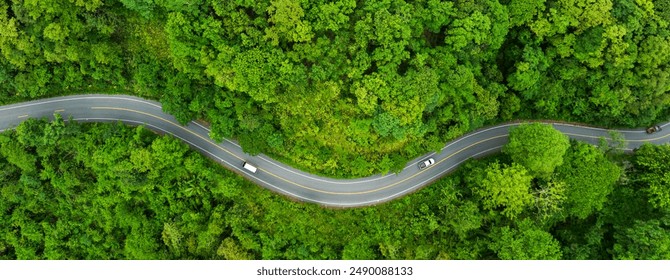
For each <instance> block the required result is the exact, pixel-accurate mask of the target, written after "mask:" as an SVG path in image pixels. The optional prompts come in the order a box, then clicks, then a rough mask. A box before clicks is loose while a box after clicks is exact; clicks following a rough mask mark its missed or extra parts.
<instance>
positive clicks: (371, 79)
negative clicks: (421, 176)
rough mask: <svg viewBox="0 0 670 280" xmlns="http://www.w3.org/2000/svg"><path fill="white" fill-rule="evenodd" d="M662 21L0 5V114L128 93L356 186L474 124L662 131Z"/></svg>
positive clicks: (609, 16)
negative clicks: (21, 104) (1, 109)
mask: <svg viewBox="0 0 670 280" xmlns="http://www.w3.org/2000/svg"><path fill="white" fill-rule="evenodd" d="M669 3H670V2H668V1H652V0H617V1H609V0H588V1H587V0H483V1H439V0H417V1H409V0H407V1H404V0H377V1H354V0H339V1H325V0H316V1H307V0H272V1H242V0H235V1H215V0H189V1H182V0H177V1H155V0H95V1H71V0H30V1H27V0H26V1H24V0H4V1H0V53H1V55H0V102H2V103H9V102H13V101H16V100H25V99H34V98H40V97H44V96H51V95H60V94H69V93H75V92H91V91H103V92H131V93H134V94H136V95H139V96H144V97H149V98H153V99H157V100H160V101H161V102H162V103H163V105H164V108H165V110H166V111H167V112H169V113H171V114H174V115H175V116H176V117H177V118H178V119H179V120H181V121H187V120H191V119H194V118H203V119H206V120H207V121H209V122H210V123H211V125H212V135H211V136H212V137H214V138H215V139H221V138H222V137H234V138H236V139H238V140H239V142H240V143H241V144H242V146H243V147H244V149H245V151H247V152H250V153H259V152H263V153H266V154H269V155H271V156H273V157H275V158H278V159H281V160H283V161H286V162H288V163H290V164H291V165H294V166H296V167H300V168H302V169H305V170H308V171H310V172H317V173H321V174H326V175H331V176H354V177H358V176H364V175H369V174H372V173H378V172H388V171H394V170H398V169H400V168H402V167H403V166H404V163H405V162H406V160H407V159H408V158H411V157H414V156H417V155H420V154H423V153H424V152H426V151H429V150H436V149H438V148H439V147H441V146H442V144H444V143H445V142H446V141H447V140H449V139H453V138H454V137H457V136H459V135H462V134H463V133H465V132H467V131H470V130H472V129H474V128H477V127H480V126H481V125H483V124H486V123H492V122H499V121H504V120H510V119H514V118H532V119H539V118H541V119H546V118H551V119H560V120H568V121H579V122H587V123H590V124H597V125H603V126H646V125H649V124H651V123H653V122H655V121H657V120H661V119H665V118H667V117H668V116H669V114H668V105H669V104H670V94H668V92H669V91H670V70H669V66H670V27H669V26H668V24H669V23H670V4H669ZM529 171H531V172H533V170H529Z"/></svg>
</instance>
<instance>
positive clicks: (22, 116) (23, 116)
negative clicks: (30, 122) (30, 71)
mask: <svg viewBox="0 0 670 280" xmlns="http://www.w3.org/2000/svg"><path fill="white" fill-rule="evenodd" d="M27 117H28V115H21V116H18V117H17V118H19V119H22V118H27Z"/></svg>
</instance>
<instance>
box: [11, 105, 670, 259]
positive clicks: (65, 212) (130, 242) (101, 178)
mask: <svg viewBox="0 0 670 280" xmlns="http://www.w3.org/2000/svg"><path fill="white" fill-rule="evenodd" d="M519 129H522V130H528V129H530V130H533V129H536V126H522V127H520V128H519ZM558 141H560V140H558ZM600 148H601V149H599V148H598V147H595V146H592V145H588V144H584V143H580V142H571V143H570V146H569V148H568V149H567V151H565V154H564V155H563V159H562V160H563V165H561V166H559V167H558V168H557V169H556V170H555V171H554V173H553V174H552V175H551V176H548V177H546V176H543V177H534V176H532V175H529V174H531V173H529V172H527V171H526V169H525V167H523V165H522V164H520V163H518V162H514V161H513V160H512V157H510V156H507V155H505V154H500V155H498V156H495V157H493V158H488V159H484V160H477V161H475V160H472V161H469V162H467V163H466V164H465V165H464V166H463V167H462V168H460V169H459V171H457V172H456V173H455V174H452V175H450V176H448V177H444V178H442V179H440V180H438V181H437V182H436V183H435V184H433V185H431V186H429V187H427V188H424V189H422V190H420V191H418V192H416V193H413V194H411V195H408V196H406V197H403V198H400V199H398V200H395V201H392V202H388V203H385V204H382V205H378V206H375V207H366V208H357V209H326V208H322V207H320V206H318V205H315V204H308V203H300V202H295V201H290V200H288V199H286V198H284V197H282V196H279V195H276V194H273V193H271V192H270V191H268V190H265V189H262V188H259V187H255V186H253V185H251V184H250V183H249V182H248V181H246V180H244V179H243V178H242V177H240V176H238V175H236V174H234V173H232V172H231V171H228V170H226V169H224V168H223V167H221V166H220V165H218V164H216V163H215V162H214V161H211V160H208V159H207V158H205V157H204V156H202V155H201V154H198V153H197V152H195V151H193V150H191V149H189V148H188V146H187V145H186V144H184V143H183V142H181V141H179V140H177V139H175V138H173V137H171V136H157V135H156V134H154V133H152V132H151V131H149V130H147V129H145V128H143V127H128V126H125V125H122V124H120V123H113V124H77V123H73V122H64V121H63V119H61V118H60V117H59V116H57V117H56V119H55V121H53V122H47V121H46V120H35V119H29V120H27V121H25V122H23V123H22V124H21V125H20V126H19V127H18V128H17V129H16V130H10V131H6V132H4V133H1V134H0V171H1V172H0V259H668V258H669V257H670V215H669V214H668V213H670V212H668V209H667V203H666V202H664V199H667V189H668V185H667V182H666V180H665V179H663V178H665V177H667V174H670V161H668V160H667V158H668V157H670V145H667V144H666V145H662V146H652V145H648V144H647V145H645V146H643V147H642V148H641V149H639V150H638V151H637V152H636V153H635V154H634V155H623V154H621V153H620V151H616V150H614V151H609V152H607V153H605V152H603V151H604V150H608V149H607V148H608V147H600ZM546 156H547V155H543V154H531V155H530V157H538V158H541V157H546ZM501 174H503V175H509V176H503V177H502V179H501V180H506V181H505V185H506V187H505V188H495V186H494V185H492V183H491V180H495V178H496V177H500V176H501ZM595 175H597V176H598V177H599V179H598V180H596V181H595V182H591V181H592V179H593V176H595ZM664 176H665V177H664ZM662 184H665V185H664V186H665V188H663V189H661V188H659V186H662ZM584 194H586V195H584ZM517 197H523V199H516V198H517ZM510 198H512V199H510Z"/></svg>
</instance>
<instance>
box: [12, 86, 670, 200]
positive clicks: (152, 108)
mask: <svg viewBox="0 0 670 280" xmlns="http://www.w3.org/2000/svg"><path fill="white" fill-rule="evenodd" d="M54 113H59V114H61V115H62V116H63V117H64V118H66V119H67V118H68V117H69V116H72V118H73V119H74V120H76V121H80V122H115V121H122V122H124V123H127V124H130V125H144V126H145V127H147V128H149V129H152V130H154V131H160V132H164V133H167V134H171V135H173V136H175V137H177V138H179V139H181V140H182V141H184V142H186V143H187V144H189V145H190V146H191V147H192V148H194V149H196V150H198V151H199V152H201V153H202V154H204V155H206V156H207V157H209V158H211V159H213V160H215V161H217V162H219V163H221V164H223V165H224V166H226V167H227V168H228V169H231V170H233V171H234V172H236V173H239V174H241V175H242V176H244V177H246V178H247V179H249V180H251V181H253V182H254V183H256V184H258V185H260V186H263V187H265V188H267V189H270V190H272V191H275V192H278V193H281V194H284V195H286V196H289V197H291V198H294V199H297V200H301V201H308V202H313V203H318V204H321V205H325V206H330V207H358V206H365V205H371V204H376V203H381V202H385V201H389V200H392V199H394V198H397V197H400V196H403V195H405V194H407V193H410V192H413V191H415V190H417V189H419V188H421V187H423V186H425V185H427V184H429V183H430V182H432V181H434V180H436V179H438V178H440V177H441V176H444V175H445V174H446V173H448V172H450V171H453V170H454V169H455V168H457V167H458V166H459V165H460V164H461V163H463V162H464V161H466V160H467V159H469V158H473V157H474V158H477V157H482V156H484V155H488V154H491V153H496V152H499V151H500V150H501V148H502V146H503V145H505V143H507V141H508V131H509V129H510V128H511V127H514V126H517V125H518V124H516V123H515V124H502V125H498V126H493V127H487V128H483V129H480V130H477V131H474V132H472V133H469V134H467V135H465V136H462V137H460V138H458V139H456V140H454V141H452V142H450V143H448V144H447V145H446V146H445V147H444V148H442V150H441V151H440V152H439V153H430V154H426V155H424V156H422V157H420V158H417V159H414V160H412V161H411V162H410V163H408V165H407V166H406V167H405V168H404V169H403V171H402V172H400V173H398V174H387V175H375V176H370V177H366V178H360V179H331V178H326V177H320V176H316V175H312V174H309V173H306V172H302V171H300V170H297V169H295V168H291V167H289V166H286V165H284V164H282V163H280V162H277V161H275V160H273V159H271V158H269V157H267V156H264V155H258V156H250V155H248V154H245V153H244V152H243V151H242V148H241V147H240V146H239V145H238V144H237V143H236V142H234V141H231V140H225V141H223V142H222V143H216V142H215V141H213V140H211V139H210V138H209V130H208V129H207V128H206V127H203V126H201V125H199V124H197V123H195V122H191V123H189V124H187V125H186V126H182V125H180V124H179V123H178V122H177V121H176V120H175V118H174V117H173V116H171V115H169V114H166V113H164V112H163V110H162V108H161V105H160V103H158V102H154V101H149V100H145V99H142V98H138V97H132V96H126V95H95V94H93V95H76V96H65V97H56V98H49V99H42V100H36V101H30V102H24V103H18V104H12V105H6V106H1V107H0V131H4V130H7V129H12V128H14V127H16V126H17V125H18V124H19V123H21V122H22V121H24V120H26V119H27V118H42V117H47V118H53V115H54ZM551 124H552V125H553V126H554V127H555V128H556V129H558V130H560V131H561V132H563V133H564V134H566V135H568V136H569V137H570V138H574V139H578V140H582V141H586V142H589V143H593V144H596V143H598V140H599V138H601V137H605V138H609V134H608V131H607V130H605V129H600V128H593V127H583V126H576V125H571V124H562V123H551ZM667 125H668V123H666V124H663V125H662V127H665V126H667ZM618 131H619V132H621V134H622V135H623V136H624V138H625V140H626V149H627V150H631V149H633V148H636V147H639V146H640V145H642V144H643V143H645V142H651V143H655V144H662V143H667V142H668V140H669V139H670V129H666V130H662V131H661V132H658V133H655V134H646V133H645V132H644V130H643V129H631V130H618ZM428 157H433V158H434V159H435V161H436V162H435V164H434V165H432V166H430V167H428V168H426V169H424V170H419V168H418V166H417V164H418V162H420V161H422V160H424V159H425V158H428ZM245 161H247V162H250V163H252V164H254V165H255V166H257V167H258V171H257V172H256V173H250V172H248V171H247V170H246V169H244V168H242V164H243V162H245Z"/></svg>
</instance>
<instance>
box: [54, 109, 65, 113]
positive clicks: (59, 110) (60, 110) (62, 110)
mask: <svg viewBox="0 0 670 280" xmlns="http://www.w3.org/2000/svg"><path fill="white" fill-rule="evenodd" d="M54 112H56V113H60V112H65V109H58V110H56V111H54Z"/></svg>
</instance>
